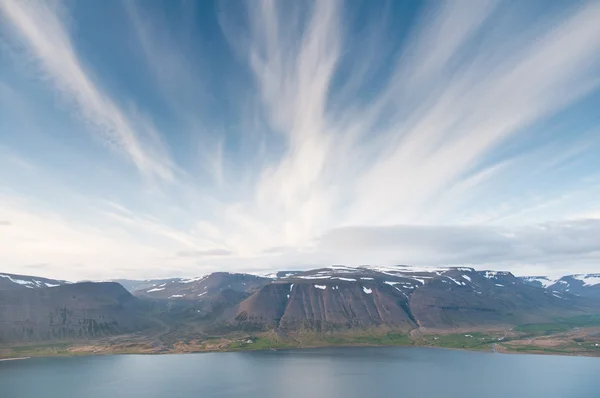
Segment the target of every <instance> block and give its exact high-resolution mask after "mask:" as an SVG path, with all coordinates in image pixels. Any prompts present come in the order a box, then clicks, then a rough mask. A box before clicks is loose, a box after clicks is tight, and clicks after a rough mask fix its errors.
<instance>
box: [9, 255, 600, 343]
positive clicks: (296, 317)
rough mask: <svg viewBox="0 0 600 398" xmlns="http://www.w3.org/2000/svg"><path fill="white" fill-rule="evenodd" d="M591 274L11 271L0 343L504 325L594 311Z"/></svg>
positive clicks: (599, 301)
mask: <svg viewBox="0 0 600 398" xmlns="http://www.w3.org/2000/svg"><path fill="white" fill-rule="evenodd" d="M3 275H4V274H3ZM19 278H21V279H19ZM595 278H597V276H594V275H592V276H590V275H587V276H577V275H575V276H572V277H569V278H563V279H561V280H559V281H558V282H556V283H551V282H549V281H546V282H545V283H546V284H548V285H549V286H548V287H547V288H542V287H536V286H535V285H536V283H534V281H533V280H532V279H533V278H529V279H526V278H517V277H515V276H513V275H512V274H511V273H508V272H496V271H475V270H474V269H471V268H435V269H433V268H416V267H409V266H390V267H356V268H353V267H344V266H334V267H330V268H321V269H315V270H310V271H289V272H288V271H283V272H278V273H276V274H273V275H271V276H270V277H260V276H255V275H249V274H234V273H227V272H217V273H213V274H210V275H207V276H203V277H199V278H191V279H181V278H172V279H164V280H154V281H124V283H125V284H127V285H128V287H129V288H130V289H132V290H133V294H131V293H130V292H128V291H127V290H126V289H125V288H124V287H123V286H121V285H120V284H118V283H114V282H104V283H92V282H85V283H83V282H82V283H74V284H66V283H64V282H63V284H59V283H53V281H51V280H48V279H44V278H36V277H21V276H19V277H18V278H17V276H15V275H10V279H13V280H19V281H21V282H14V281H11V282H10V283H11V284H10V285H8V286H10V288H7V289H4V290H0V321H1V322H0V344H1V343H7V342H8V343H12V342H30V341H52V340H61V339H62V340H65V339H80V338H81V339H87V338H96V337H101V336H112V335H119V334H127V333H131V332H137V331H143V330H150V329H149V328H151V327H153V326H156V325H159V328H161V329H164V330H166V332H163V336H167V335H168V336H167V337H165V338H166V339H168V340H169V341H171V342H172V343H175V342H177V341H180V340H181V339H184V340H185V339H188V338H189V336H199V335H202V336H215V335H217V336H219V335H222V334H226V333H229V332H236V331H245V332H250V331H275V332H277V333H284V334H293V333H297V332H303V331H309V332H313V333H314V332H316V333H320V332H337V331H353V330H356V331H360V330H369V329H373V328H380V329H383V330H394V331H398V332H404V333H408V332H411V331H413V330H415V329H418V330H422V331H427V330H452V329H454V330H456V329H461V328H462V329H466V328H468V329H476V328H496V327H502V328H505V327H506V326H509V325H517V324H523V323H541V322H549V321H551V320H555V319H556V318H558V317H565V318H566V317H570V316H575V315H580V314H594V313H595V314H598V313H600V298H595V297H594V296H593V295H591V294H587V295H583V294H580V291H582V290H577V289H585V291H586V292H589V291H591V290H590V288H593V287H594V286H596V285H595V284H593V282H596V279H595ZM2 279H7V280H9V278H0V280H2ZM561 281H562V282H561ZM54 282H59V281H54ZM538 282H539V281H538ZM539 283H540V284H542V282H539ZM33 284H35V287H34V286H30V287H28V286H29V285H33ZM43 285H46V287H44V286H43ZM48 285H52V286H53V287H48ZM54 285H58V286H54ZM165 333H166V334H165ZM142 335H146V334H142ZM148 335H150V334H148Z"/></svg>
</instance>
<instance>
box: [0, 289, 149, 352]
mask: <svg viewBox="0 0 600 398" xmlns="http://www.w3.org/2000/svg"><path fill="white" fill-rule="evenodd" d="M36 279H37V278H36ZM40 280H41V279H40ZM145 308H146V307H145V304H144V303H143V302H141V301H140V300H139V299H137V298H135V297H133V296H132V295H131V294H130V293H129V292H128V291H127V290H125V289H124V288H123V287H122V286H121V285H119V284H117V283H112V282H104V283H93V282H82V283H73V284H64V285H61V286H56V287H52V288H49V287H48V288H39V289H33V288H32V289H26V288H23V289H7V290H0V320H1V321H0V344H2V343H10V342H19V341H22V342H25V341H48V340H64V339H77V338H89V337H99V336H105V335H116V334H122V333H130V332H134V331H138V330H142V329H144V328H147V327H149V326H151V325H152V322H151V321H149V320H148V319H146V318H145Z"/></svg>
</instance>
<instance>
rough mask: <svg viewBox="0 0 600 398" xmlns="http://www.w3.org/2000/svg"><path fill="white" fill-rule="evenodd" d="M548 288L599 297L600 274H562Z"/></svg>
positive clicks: (583, 295)
mask: <svg viewBox="0 0 600 398" xmlns="http://www.w3.org/2000/svg"><path fill="white" fill-rule="evenodd" d="M548 289H550V290H554V291H558V292H566V293H570V294H575V295H578V296H582V297H593V298H597V299H600V274H587V275H585V274H579V275H568V276H563V277H562V278H560V279H559V280H558V281H556V283H554V284H553V285H551V286H549V287H548Z"/></svg>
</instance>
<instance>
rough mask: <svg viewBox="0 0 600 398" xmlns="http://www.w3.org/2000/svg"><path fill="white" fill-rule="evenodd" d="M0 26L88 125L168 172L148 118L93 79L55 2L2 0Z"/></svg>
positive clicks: (148, 169)
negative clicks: (126, 107) (123, 106)
mask: <svg viewBox="0 0 600 398" xmlns="http://www.w3.org/2000/svg"><path fill="white" fill-rule="evenodd" d="M0 12H1V14H0V15H1V16H2V20H3V21H4V23H3V27H4V29H5V30H6V31H7V33H8V34H9V35H10V36H12V37H13V38H14V39H15V41H16V43H18V45H20V46H21V47H22V48H24V49H26V50H27V51H28V52H29V53H30V54H31V57H30V61H31V62H33V63H35V64H37V65H38V66H39V68H40V71H41V74H40V76H41V78H42V80H44V81H45V82H47V83H48V84H50V85H52V86H53V87H54V88H55V89H56V90H57V91H58V92H60V93H61V94H62V95H63V96H64V97H65V100H66V101H67V102H68V103H69V104H71V105H72V106H73V108H74V112H75V113H76V114H78V115H79V116H81V117H82V118H83V119H84V120H85V121H86V122H87V123H88V127H89V128H90V130H91V131H93V132H94V133H96V135H97V137H98V138H99V139H100V140H101V141H102V142H103V143H104V144H106V145H108V146H109V147H111V148H113V149H115V150H117V151H119V152H121V153H124V154H125V155H126V156H127V157H128V158H129V159H130V160H131V161H132V162H133V163H134V164H135V165H136V166H137V167H138V168H139V169H140V170H141V171H142V172H144V173H147V174H149V175H156V176H158V177H160V178H164V179H170V178H172V174H173V170H172V164H171V162H170V160H169V157H168V155H167V153H166V149H165V148H164V146H163V145H162V143H161V139H160V137H159V135H158V134H157V132H156V131H155V130H154V128H153V126H152V124H151V123H150V121H149V120H148V119H147V118H146V117H144V116H142V115H140V114H139V113H135V112H133V113H128V112H125V111H124V110H123V109H121V108H120V107H119V105H118V104H117V103H116V102H115V101H114V100H113V99H112V98H111V97H110V96H109V95H108V94H107V93H105V92H103V90H102V89H101V88H100V87H98V86H97V85H96V83H95V82H94V80H93V77H92V76H93V74H92V73H90V71H89V70H88V69H87V68H86V67H85V66H84V65H83V63H82V61H81V59H80V58H79V56H78V54H77V51H76V49H75V48H74V46H73V43H72V40H71V39H70V36H69V33H68V31H67V27H66V25H65V23H64V21H63V20H62V19H61V9H60V7H59V6H58V5H57V4H55V3H48V2H37V1H35V2H34V1H23V2H15V1H11V0H2V1H1V2H0Z"/></svg>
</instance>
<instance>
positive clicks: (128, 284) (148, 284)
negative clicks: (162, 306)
mask: <svg viewBox="0 0 600 398" xmlns="http://www.w3.org/2000/svg"><path fill="white" fill-rule="evenodd" d="M179 280H182V278H168V279H148V280H135V279H111V280H110V281H109V282H116V283H118V284H119V285H121V286H123V287H124V288H125V289H127V290H128V291H129V292H134V291H136V290H140V291H141V290H144V289H151V288H152V287H154V286H157V285H160V284H163V283H167V282H171V281H179Z"/></svg>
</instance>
